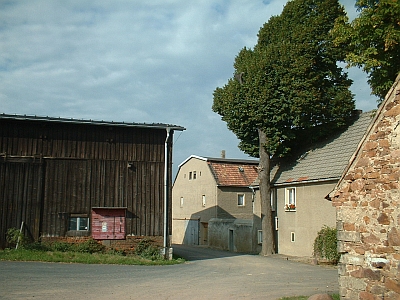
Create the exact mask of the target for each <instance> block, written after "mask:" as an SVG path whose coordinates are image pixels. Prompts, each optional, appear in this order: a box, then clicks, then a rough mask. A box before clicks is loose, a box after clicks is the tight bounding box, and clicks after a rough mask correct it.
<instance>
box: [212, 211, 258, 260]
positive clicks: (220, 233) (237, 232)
mask: <svg viewBox="0 0 400 300" xmlns="http://www.w3.org/2000/svg"><path fill="white" fill-rule="evenodd" d="M256 238H257V237H256V236H255V237H254V230H253V221H252V220H243V219H217V218H213V219H211V220H210V221H209V222H208V245H209V246H210V247H212V248H216V249H221V250H229V251H233V252H243V253H257V249H254V248H255V247H254V245H253V242H254V240H255V239H256ZM231 239H233V240H231ZM230 248H233V249H230Z"/></svg>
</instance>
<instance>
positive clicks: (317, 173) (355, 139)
mask: <svg viewBox="0 0 400 300" xmlns="http://www.w3.org/2000/svg"><path fill="white" fill-rule="evenodd" d="M371 116H372V113H371V112H366V113H361V114H360V115H359V117H358V119H357V120H356V121H355V122H354V123H353V124H352V125H350V126H349V127H348V128H347V129H346V130H345V131H344V132H342V133H339V134H336V135H334V136H332V137H330V138H329V139H327V140H325V141H323V142H320V143H318V144H316V145H314V147H313V148H311V149H309V150H308V151H306V152H304V153H303V154H302V155H301V156H300V158H298V159H297V160H295V161H293V160H292V161H290V162H287V163H282V164H281V165H280V166H275V167H274V168H273V169H272V172H271V181H272V184H273V185H284V184H293V183H305V182H315V181H329V180H338V179H339V178H340V176H341V175H342V173H343V170H344V169H345V167H346V166H347V164H348V162H349V159H350V158H351V155H352V154H353V152H354V151H355V149H356V148H357V145H358V144H359V142H360V140H361V139H362V137H363V136H364V134H365V132H366V130H367V128H368V125H369V124H370V123H371V120H372V118H371Z"/></svg>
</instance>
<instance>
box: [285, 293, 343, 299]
mask: <svg viewBox="0 0 400 300" xmlns="http://www.w3.org/2000/svg"><path fill="white" fill-rule="evenodd" d="M331 296H332V298H333V300H340V296H339V294H332V295H331ZM309 297H310V296H294V297H283V298H280V299H279V300H307V299H308V298H309Z"/></svg>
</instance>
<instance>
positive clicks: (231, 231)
mask: <svg viewBox="0 0 400 300" xmlns="http://www.w3.org/2000/svg"><path fill="white" fill-rule="evenodd" d="M228 240H229V241H228V243H229V246H228V247H229V251H232V252H234V251H235V247H234V245H235V244H234V241H233V229H229V236H228Z"/></svg>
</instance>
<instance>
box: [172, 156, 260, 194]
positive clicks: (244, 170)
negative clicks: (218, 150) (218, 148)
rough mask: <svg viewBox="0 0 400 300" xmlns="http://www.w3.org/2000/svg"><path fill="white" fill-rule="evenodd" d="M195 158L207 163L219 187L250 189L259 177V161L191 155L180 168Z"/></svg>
mask: <svg viewBox="0 0 400 300" xmlns="http://www.w3.org/2000/svg"><path fill="white" fill-rule="evenodd" d="M193 158H194V159H199V160H203V161H205V162H206V163H207V165H208V167H209V169H210V172H211V174H212V175H213V177H214V180H215V182H216V184H217V185H218V186H231V187H248V186H250V185H251V184H252V183H253V181H254V180H255V179H256V178H257V177H258V171H257V166H258V160H255V159H229V158H214V157H202V156H197V155H191V156H189V157H188V158H187V159H185V160H184V161H183V162H182V163H181V164H180V165H179V167H178V168H179V169H180V168H181V167H182V165H184V164H185V163H187V162H188V161H189V160H190V159H193ZM178 172H179V170H178Z"/></svg>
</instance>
